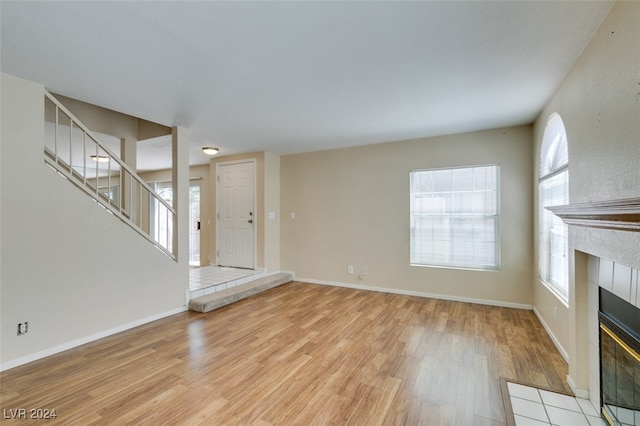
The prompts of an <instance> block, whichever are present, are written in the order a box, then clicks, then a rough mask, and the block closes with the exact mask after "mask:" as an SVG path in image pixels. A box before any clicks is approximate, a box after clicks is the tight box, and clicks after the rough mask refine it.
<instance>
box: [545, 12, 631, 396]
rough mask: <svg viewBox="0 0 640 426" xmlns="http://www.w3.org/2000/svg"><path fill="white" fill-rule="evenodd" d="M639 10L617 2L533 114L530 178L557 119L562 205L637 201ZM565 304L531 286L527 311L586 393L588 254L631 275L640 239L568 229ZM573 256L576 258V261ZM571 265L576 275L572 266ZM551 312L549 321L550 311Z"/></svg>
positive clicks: (577, 228) (598, 231)
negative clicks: (563, 142)
mask: <svg viewBox="0 0 640 426" xmlns="http://www.w3.org/2000/svg"><path fill="white" fill-rule="evenodd" d="M639 23H640V3H638V2H626V1H622V2H617V3H616V4H615V6H614V7H613V9H612V10H611V12H610V13H609V16H607V18H606V19H605V20H604V21H603V23H602V25H601V26H600V28H599V29H598V31H597V32H596V34H595V35H594V37H593V39H592V40H591V42H590V43H589V45H588V46H587V48H586V49H585V51H584V52H583V54H582V56H581V57H580V58H579V59H578V61H577V62H576V64H575V65H574V66H573V68H572V69H571V71H570V72H569V74H568V75H567V77H566V79H565V81H564V82H563V84H562V85H561V87H560V88H559V89H558V91H557V92H556V93H555V95H554V96H553V98H552V99H551V100H550V102H549V103H548V104H547V106H546V107H545V108H544V110H543V111H542V113H541V114H540V116H539V118H538V120H537V121H536V123H535V127H534V141H535V147H534V159H535V168H534V176H535V179H537V170H538V163H539V161H538V156H539V149H540V143H541V140H542V134H543V132H544V126H545V124H546V120H547V118H548V117H549V115H550V114H551V113H553V112H558V113H559V114H560V115H561V117H562V119H563V121H564V124H565V127H566V130H567V139H568V144H569V173H570V178H569V188H570V191H569V192H570V203H582V202H588V201H601V200H614V199H620V198H630V197H638V196H639V195H640V166H639V165H640V74H639V71H638V70H640V48H639V46H640V24H639ZM569 240H570V241H569V251H570V268H571V273H570V277H569V281H570V297H569V307H568V308H566V307H564V306H563V304H562V303H560V302H559V301H558V299H557V298H555V296H553V295H552V294H551V293H550V292H549V290H547V288H546V287H545V286H543V285H542V284H540V283H539V281H538V279H537V278H536V279H534V306H535V308H536V309H537V310H538V311H539V312H540V314H541V316H542V318H543V321H544V322H545V323H546V324H547V326H548V327H549V329H550V330H551V332H552V333H553V335H554V336H555V337H556V339H557V341H558V342H559V343H560V345H561V346H562V347H563V348H564V349H565V350H566V352H567V353H568V355H569V374H570V376H571V379H572V380H573V381H574V382H575V384H576V385H577V386H578V387H579V388H581V389H587V387H588V377H587V376H588V373H587V360H586V359H585V358H586V353H587V348H586V345H587V342H586V341H587V339H586V334H587V330H586V324H585V322H584V321H582V318H585V317H586V308H587V307H586V306H585V305H586V304H585V301H584V299H585V293H586V282H584V281H585V279H584V278H580V277H581V276H583V277H584V275H585V274H584V271H583V269H584V266H580V265H582V264H584V261H583V260H581V259H582V258H583V257H584V255H582V254H580V253H589V254H593V255H596V256H601V257H605V258H607V259H611V260H616V261H619V262H620V263H622V264H624V265H627V266H631V267H635V268H638V267H640V233H633V232H621V231H608V230H595V229H589V228H579V227H569ZM576 251H579V253H578V255H576ZM576 264H577V265H578V266H577V268H575V267H574V265H576ZM554 307H558V311H559V312H558V314H559V315H558V318H557V319H554V316H553V308H554Z"/></svg>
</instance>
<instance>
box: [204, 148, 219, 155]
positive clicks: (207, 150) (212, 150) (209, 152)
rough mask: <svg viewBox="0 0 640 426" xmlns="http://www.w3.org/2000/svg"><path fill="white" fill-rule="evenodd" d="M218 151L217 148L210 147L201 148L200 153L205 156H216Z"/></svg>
mask: <svg viewBox="0 0 640 426" xmlns="http://www.w3.org/2000/svg"><path fill="white" fill-rule="evenodd" d="M218 151H220V150H219V149H218V148H213V147H211V146H205V147H203V148H202V152H204V153H205V154H207V155H216V154H217V153H218Z"/></svg>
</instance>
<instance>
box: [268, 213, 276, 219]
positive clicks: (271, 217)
mask: <svg viewBox="0 0 640 426" xmlns="http://www.w3.org/2000/svg"><path fill="white" fill-rule="evenodd" d="M275 218H276V212H269V219H271V220H273V219H275Z"/></svg>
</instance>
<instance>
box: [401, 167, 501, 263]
mask: <svg viewBox="0 0 640 426" xmlns="http://www.w3.org/2000/svg"><path fill="white" fill-rule="evenodd" d="M478 168H493V170H494V173H495V174H494V176H493V178H494V182H495V183H494V186H493V188H492V189H490V190H489V191H491V192H492V194H493V196H494V198H495V206H493V207H494V213H486V212H485V213H483V212H480V213H475V214H474V213H471V214H469V213H460V212H455V213H454V212H450V213H445V214H434V216H433V217H434V218H435V217H436V216H440V217H442V218H448V219H454V220H455V219H461V218H469V219H478V218H487V217H491V218H493V225H492V226H493V235H492V240H490V239H478V240H476V239H475V238H472V240H471V243H472V244H475V243H485V244H486V243H491V244H493V248H494V250H493V253H492V260H493V262H492V263H491V264H484V263H481V262H478V258H479V257H478V258H476V256H475V255H474V256H473V257H474V262H469V263H464V262H459V261H457V260H451V261H448V262H442V261H425V260H424V259H423V260H421V261H418V259H416V257H418V256H419V255H420V252H419V250H417V249H416V247H415V246H416V225H415V220H416V216H418V215H422V216H424V215H425V213H417V212H416V211H414V202H415V199H416V193H417V192H418V191H416V190H415V189H414V184H413V180H414V174H417V173H421V172H439V171H451V172H453V171H455V170H460V169H470V170H474V169H478ZM473 179H474V181H475V177H474V178H473ZM472 185H473V189H472V190H471V193H472V194H477V193H479V192H480V191H483V192H485V191H487V190H486V189H485V190H476V187H475V184H474V183H472ZM500 188H501V185H500V164H499V163H491V164H479V165H465V166H453V167H439V168H428V169H416V170H411V171H410V172H409V234H410V235H409V241H410V243H409V263H410V265H411V266H418V267H432V268H445V269H446V268H448V269H458V270H474V271H499V270H500V267H501V253H500V246H501V244H500V219H501V211H500V205H501V203H500ZM463 192H469V190H460V191H455V189H454V187H453V180H452V183H451V187H450V189H449V190H448V191H445V193H450V194H451V195H452V196H453V195H454V194H460V193H463ZM427 193H428V192H427ZM431 193H432V194H434V193H436V191H432V192H431ZM451 208H453V207H451ZM454 231H455V226H454V227H452V228H451V229H450V238H449V240H448V241H450V242H451V243H452V244H453V241H454V240H453V237H451V235H452V234H453V233H454ZM458 231H459V228H458ZM458 243H459V241H458ZM454 252H455V247H454V246H453V245H452V247H451V251H450V256H453V254H454ZM423 256H424V255H423Z"/></svg>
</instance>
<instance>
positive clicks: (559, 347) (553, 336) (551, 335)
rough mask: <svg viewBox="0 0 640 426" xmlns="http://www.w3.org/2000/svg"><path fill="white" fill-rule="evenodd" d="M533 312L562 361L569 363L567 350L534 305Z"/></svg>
mask: <svg viewBox="0 0 640 426" xmlns="http://www.w3.org/2000/svg"><path fill="white" fill-rule="evenodd" d="M533 313H534V314H536V317H538V321H540V324H542V326H543V327H544V329H545V331H546V332H547V334H548V335H549V337H550V338H551V341H552V342H553V344H554V345H555V346H556V348H557V349H558V352H560V355H562V358H564V361H565V362H566V363H567V364H568V363H569V354H568V353H567V351H565V350H564V348H563V347H562V345H561V344H560V342H559V341H558V339H557V338H556V336H555V334H553V332H552V331H551V329H550V328H549V326H548V325H547V323H546V322H545V321H544V319H543V318H542V315H540V312H538V310H537V309H536V307H535V306H534V307H533ZM567 377H568V376H567ZM569 386H571V384H569ZM574 393H575V392H574ZM576 395H577V394H576Z"/></svg>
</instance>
